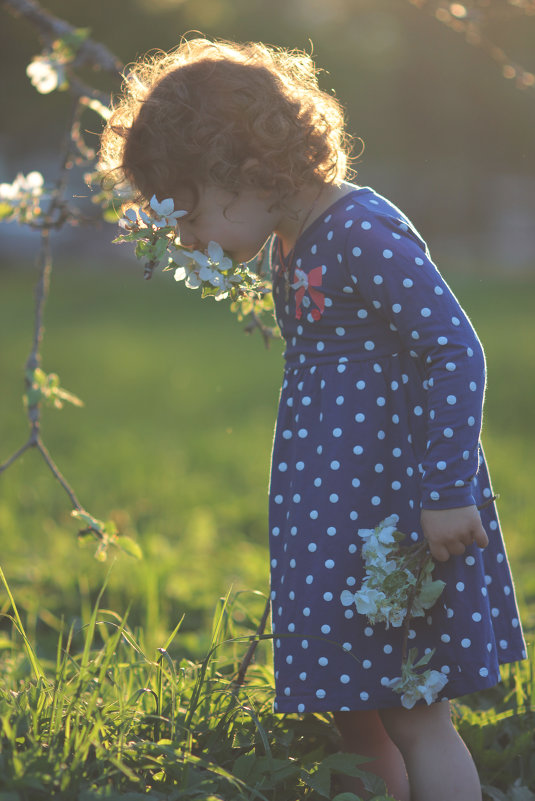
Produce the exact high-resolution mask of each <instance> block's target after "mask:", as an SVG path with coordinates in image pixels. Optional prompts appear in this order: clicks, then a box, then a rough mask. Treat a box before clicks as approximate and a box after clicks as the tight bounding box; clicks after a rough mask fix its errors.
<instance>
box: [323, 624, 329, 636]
mask: <svg viewBox="0 0 535 801" xmlns="http://www.w3.org/2000/svg"><path fill="white" fill-rule="evenodd" d="M321 633H322V634H330V633H331V627H330V626H328V625H327V624H325V625H324V626H322V627H321Z"/></svg>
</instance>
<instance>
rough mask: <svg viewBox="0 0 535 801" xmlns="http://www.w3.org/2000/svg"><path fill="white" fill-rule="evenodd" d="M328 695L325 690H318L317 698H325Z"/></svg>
mask: <svg viewBox="0 0 535 801" xmlns="http://www.w3.org/2000/svg"><path fill="white" fill-rule="evenodd" d="M326 695H327V693H326V692H325V690H316V698H325V696H326Z"/></svg>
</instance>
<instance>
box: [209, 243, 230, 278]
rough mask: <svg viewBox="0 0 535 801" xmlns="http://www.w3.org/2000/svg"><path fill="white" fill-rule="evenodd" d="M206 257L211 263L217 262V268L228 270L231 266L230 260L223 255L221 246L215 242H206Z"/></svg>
mask: <svg viewBox="0 0 535 801" xmlns="http://www.w3.org/2000/svg"><path fill="white" fill-rule="evenodd" d="M206 252H207V254H208V257H209V259H210V261H211V262H212V263H213V264H217V268H218V270H221V271H225V270H230V268H231V267H232V260H231V259H229V257H228V256H225V253H224V251H223V248H222V247H221V245H219V244H218V243H217V242H212V241H210V242H208V247H207V249H206Z"/></svg>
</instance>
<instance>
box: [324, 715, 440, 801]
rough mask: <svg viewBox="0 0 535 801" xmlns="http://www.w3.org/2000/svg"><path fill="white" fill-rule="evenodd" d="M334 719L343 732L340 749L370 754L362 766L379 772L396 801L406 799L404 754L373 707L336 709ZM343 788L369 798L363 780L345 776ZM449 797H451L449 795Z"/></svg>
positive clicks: (406, 800) (375, 772) (376, 772)
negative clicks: (345, 783)
mask: <svg viewBox="0 0 535 801" xmlns="http://www.w3.org/2000/svg"><path fill="white" fill-rule="evenodd" d="M334 719H335V722H336V725H337V727H338V730H339V732H340V734H341V735H342V742H343V749H344V751H346V752H348V753H353V754H360V755H361V756H368V757H370V762H369V763H363V765H362V769H363V770H366V771H369V772H370V773H374V774H375V775H376V776H380V777H381V779H383V781H384V782H385V783H386V786H387V788H388V792H389V793H390V795H392V796H393V797H394V798H396V799H398V801H409V799H410V793H409V783H408V779H407V771H406V769H405V765H404V763H403V758H402V756H401V754H400V752H399V750H398V748H397V747H396V746H395V745H394V743H393V742H392V740H391V739H390V737H389V736H388V734H387V733H386V731H385V728H384V726H383V724H382V722H381V718H380V717H379V715H378V713H377V711H376V710H370V711H368V710H357V711H354V712H335V713H334ZM347 782H348V784H347V786H344V790H346V791H347V792H353V793H356V794H357V795H360V796H361V797H362V798H363V799H365V798H368V796H367V795H366V794H365V790H364V787H363V786H362V782H360V780H358V779H349V777H348V779H347ZM450 801H451V799H450Z"/></svg>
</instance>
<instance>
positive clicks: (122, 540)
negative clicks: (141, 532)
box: [115, 535, 143, 559]
mask: <svg viewBox="0 0 535 801" xmlns="http://www.w3.org/2000/svg"><path fill="white" fill-rule="evenodd" d="M115 544H116V545H117V547H118V548H120V549H121V550H122V551H124V552H125V553H127V554H128V555H129V556H133V557H134V559H143V551H142V550H141V548H140V547H139V545H138V544H137V542H135V540H133V539H132V538H131V537H127V536H125V535H122V536H119V537H117V539H116V541H115Z"/></svg>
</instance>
